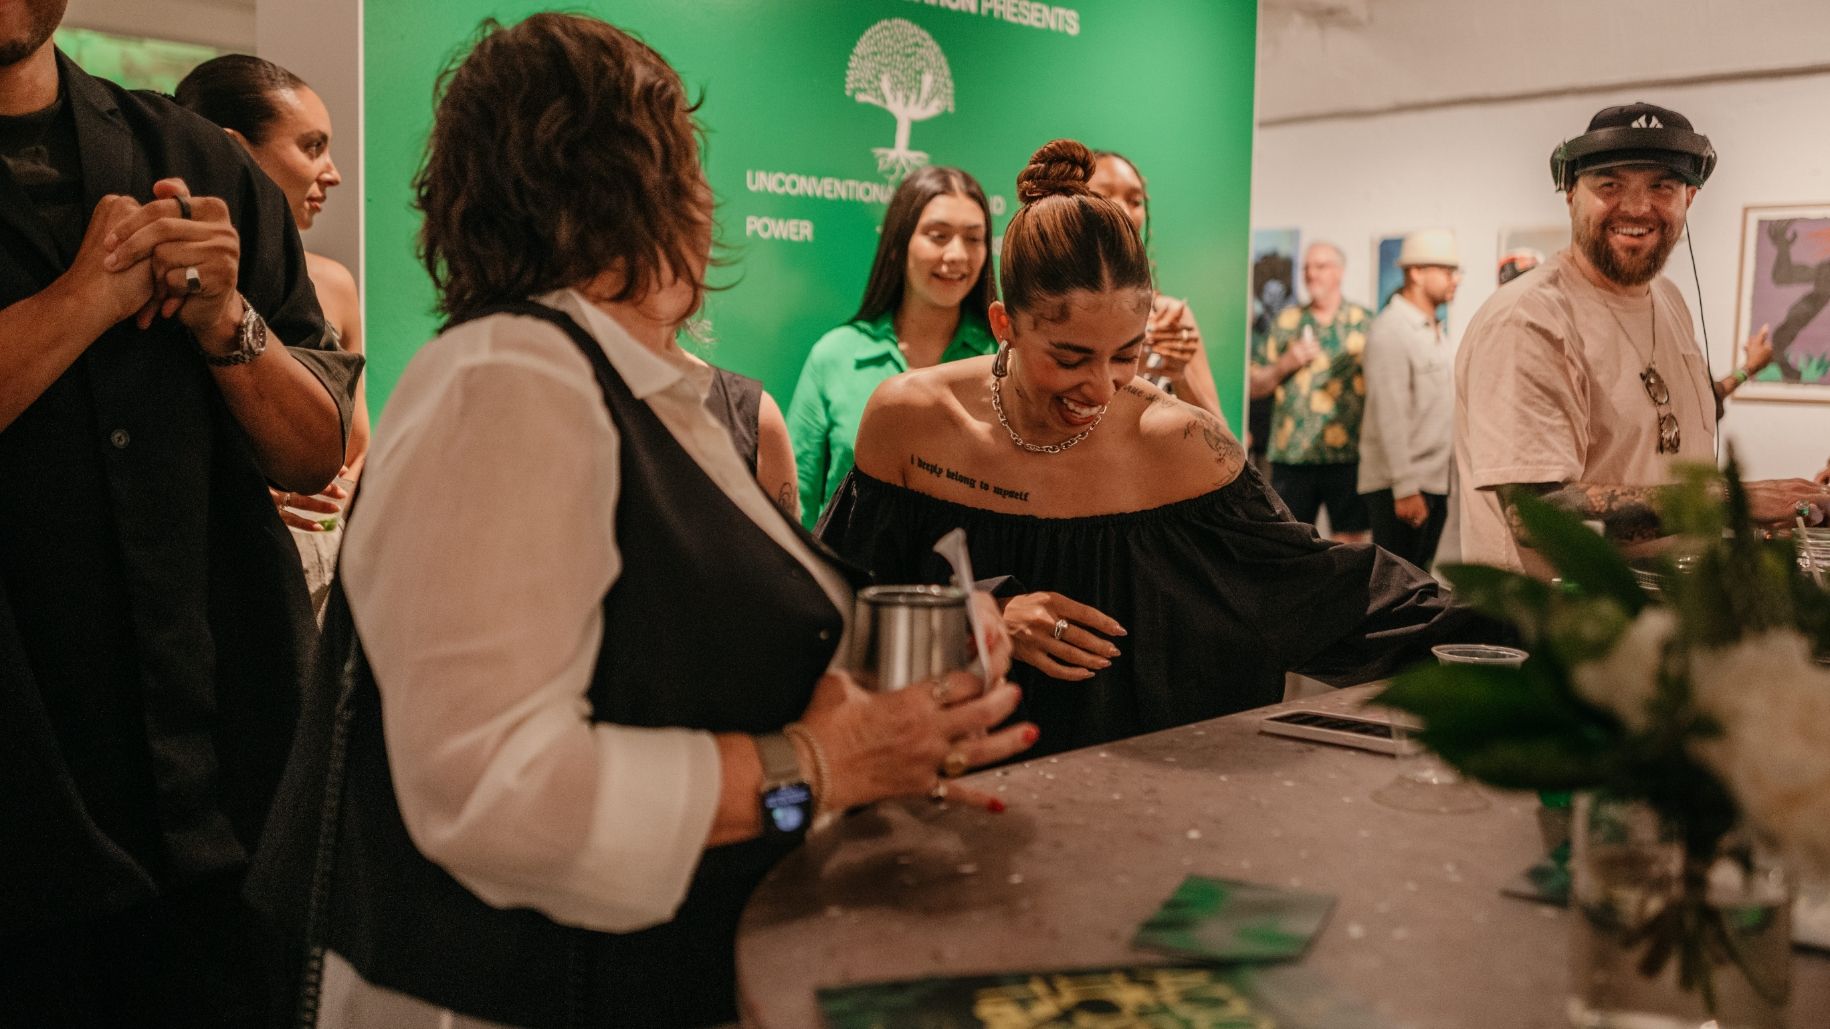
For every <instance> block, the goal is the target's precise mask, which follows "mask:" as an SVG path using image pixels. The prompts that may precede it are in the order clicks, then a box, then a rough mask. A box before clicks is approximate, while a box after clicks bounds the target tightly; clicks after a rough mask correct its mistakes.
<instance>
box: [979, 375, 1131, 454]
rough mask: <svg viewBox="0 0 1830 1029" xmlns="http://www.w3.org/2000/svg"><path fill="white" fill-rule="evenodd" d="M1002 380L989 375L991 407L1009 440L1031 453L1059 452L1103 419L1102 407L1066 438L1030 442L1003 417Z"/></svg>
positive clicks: (1084, 436)
mask: <svg viewBox="0 0 1830 1029" xmlns="http://www.w3.org/2000/svg"><path fill="white" fill-rule="evenodd" d="M1003 381H1004V380H1003V379H1002V378H1000V377H998V376H996V375H993V376H992V377H991V409H992V410H993V411H996V412H997V413H998V424H999V425H1002V426H1003V427H1004V431H1005V432H1008V433H1010V441H1011V442H1012V443H1015V444H1016V445H1017V446H1019V447H1022V448H1023V449H1024V450H1027V451H1029V452H1030V453H1032V454H1059V453H1061V452H1062V451H1064V450H1066V449H1068V448H1069V447H1071V446H1073V445H1074V444H1076V443H1079V442H1080V441H1081V440H1083V439H1086V438H1087V437H1088V436H1090V435H1092V433H1093V430H1094V429H1097V428H1099V423H1100V422H1102V421H1104V420H1105V417H1106V408H1104V407H1102V408H1100V409H1099V416H1098V417H1096V418H1094V419H1093V424H1091V425H1089V426H1087V427H1086V428H1084V429H1082V430H1080V431H1079V432H1077V433H1075V434H1074V435H1072V436H1069V437H1068V438H1067V439H1064V440H1062V441H1061V442H1059V443H1043V444H1036V443H1030V442H1028V441H1026V440H1025V439H1024V438H1023V437H1021V436H1019V435H1017V430H1015V429H1013V428H1011V427H1010V419H1008V418H1005V417H1004V395H1003V390H1002V389H1001V386H1002V384H1003ZM1107 406H1110V405H1107Z"/></svg>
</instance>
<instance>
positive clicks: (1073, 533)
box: [820, 140, 1463, 751]
mask: <svg viewBox="0 0 1830 1029" xmlns="http://www.w3.org/2000/svg"><path fill="white" fill-rule="evenodd" d="M1093 170H1094V157H1093V155H1092V154H1091V153H1090V152H1089V151H1088V150H1087V148H1086V147H1084V146H1082V145H1081V144H1079V143H1077V142H1074V141H1072V140H1056V141H1054V142H1052V143H1049V144H1047V145H1046V146H1044V147H1042V149H1040V150H1038V151H1037V152H1036V154H1035V156H1034V157H1033V158H1032V159H1031V161H1030V164H1029V166H1028V167H1027V168H1025V169H1024V170H1023V172H1022V174H1021V175H1020V176H1019V177H1018V180H1017V190H1018V194H1019V196H1020V197H1021V199H1022V201H1023V207H1022V209H1021V210H1019V211H1018V212H1017V213H1016V215H1015V216H1014V217H1013V218H1012V219H1011V222H1010V225H1009V227H1008V228H1007V229H1006V230H1005V235H1004V250H1003V259H1002V262H1001V275H1000V279H1001V285H1002V293H1003V296H1002V299H1001V300H999V301H997V302H995V303H993V304H992V305H991V310H990V323H991V327H992V330H993V332H994V333H995V334H996V335H997V337H998V339H999V340H1000V341H1001V345H1000V349H999V351H998V354H997V355H996V356H995V357H985V358H976V359H971V360H966V361H960V362H957V363H954V364H948V365H942V366H939V367H935V368H929V369H923V370H921V371H916V372H910V373H908V374H906V375H902V376H898V377H897V378H894V379H891V380H890V381H889V382H886V383H885V384H884V385H883V386H882V387H881V388H879V389H878V391H877V392H876V394H875V395H874V396H873V397H872V399H871V402H870V405H869V407H868V408H867V409H866V411H865V415H864V421H863V426H862V428H861V431H860V433H859V438H858V446H857V466H856V470H855V471H854V472H853V474H852V475H851V477H850V478H849V479H848V481H847V482H846V483H845V484H844V485H843V486H842V487H841V488H840V490H839V493H838V496H837V497H836V498H835V500H834V503H833V505H832V507H831V509H830V510H829V511H828V513H827V515H826V517H825V519H824V520H823V522H822V525H821V528H820V532H821V535H822V537H823V539H825V540H826V542H828V543H829V544H832V545H833V546H835V547H836V548H837V549H838V550H839V551H840V552H841V553H842V554H844V555H845V556H847V557H849V558H851V559H852V560H854V561H857V562H859V563H861V564H863V565H864V566H866V567H868V568H870V569H871V570H872V571H873V572H874V573H875V574H876V575H877V577H878V578H879V579H880V580H881V581H918V580H924V579H926V580H938V579H940V578H942V577H943V576H944V574H945V571H944V568H943V567H942V566H941V565H940V564H939V563H938V559H937V558H936V557H935V556H934V555H933V554H932V553H931V552H930V547H931V546H932V544H933V543H934V541H935V539H936V538H938V537H939V536H940V535H942V534H943V533H945V532H946V531H948V530H949V529H952V528H954V527H956V526H964V527H965V528H966V531H967V536H968V539H969V541H970V546H971V551H972V559H973V565H974V568H975V570H976V571H977V573H978V574H980V575H984V576H1011V577H1012V578H1013V579H1015V580H1016V581H1017V582H1018V583H1020V586H1019V587H1017V588H1018V589H1021V590H1030V591H1034V592H1024V593H1019V595H1017V596H1014V597H1012V598H1010V599H1008V600H1007V601H1005V606H1004V619H1005V623H1006V625H1007V627H1008V628H1009V630H1010V632H1011V636H1012V639H1013V641H1014V643H1015V646H1016V658H1017V660H1018V661H1019V662H1022V664H1021V665H1019V666H1018V667H1017V668H1016V670H1015V671H1014V672H1013V674H1012V680H1013V681H1015V682H1018V683H1020V684H1021V685H1022V686H1023V687H1024V701H1023V708H1022V713H1023V716H1024V717H1026V718H1029V719H1031V720H1033V721H1035V722H1036V724H1037V725H1038V726H1039V727H1040V729H1041V736H1042V743H1041V746H1040V747H1039V748H1038V750H1043V751H1048V750H1062V749H1066V748H1070V747H1076V746H1086V745H1090V744H1094V743H1098V742H1102V741H1105V740H1110V739H1114V738H1118V737H1123V736H1127V735H1132V734H1136V733H1140V732H1148V731H1152V730H1156V729H1162V728H1166V727H1168V726H1173V725H1179V724H1184V723H1187V722H1191V721H1196V720H1199V719H1203V718H1210V717H1216V716H1218V715H1222V714H1227V713H1230V712H1234V711H1239V710H1244V709H1246V708H1251V707H1256V706H1259V705H1263V704H1268V703H1275V702H1276V701H1278V700H1280V699H1281V698H1282V686H1283V675H1284V673H1285V672H1286V671H1288V670H1297V671H1302V672H1304V673H1306V674H1308V675H1312V676H1316V677H1318V678H1321V679H1323V680H1326V681H1332V682H1337V683H1342V684H1345V683H1351V682H1360V681H1364V680H1366V679H1370V678H1373V677H1376V676H1377V675H1379V674H1382V673H1383V672H1385V671H1386V670H1388V669H1390V668H1391V667H1393V666H1395V665H1396V664H1398V663H1399V662H1401V661H1403V660H1405V659H1407V658H1413V657H1416V656H1419V655H1421V654H1427V647H1428V645H1429V644H1431V643H1434V642H1437V641H1439V640H1440V639H1442V638H1443V637H1444V636H1446V635H1450V634H1452V633H1454V631H1455V627H1456V626H1457V625H1458V624H1460V623H1461V622H1462V620H1463V616H1462V614H1461V613H1460V612H1459V611H1454V610H1451V608H1450V606H1449V604H1448V600H1447V596H1446V594H1445V593H1444V592H1443V591H1442V590H1441V589H1440V587H1439V586H1438V585H1437V584H1436V582H1435V581H1434V580H1432V579H1431V578H1430V577H1429V576H1428V575H1426V574H1424V573H1423V572H1422V571H1420V570H1419V569H1417V568H1415V567H1414V566H1412V565H1409V564H1407V563H1405V562H1404V561H1402V560H1400V559H1398V558H1396V557H1393V556H1392V555H1391V554H1389V553H1386V552H1385V551H1382V550H1379V549H1378V548H1376V547H1372V546H1369V545H1342V544H1336V543H1331V542H1328V541H1325V540H1322V539H1319V538H1317V537H1316V535H1315V533H1314V530H1313V529H1311V528H1310V527H1309V526H1307V525H1303V524H1301V523H1298V522H1296V521H1294V520H1293V519H1292V518H1291V516H1290V513H1289V511H1288V510H1287V509H1286V508H1285V507H1284V505H1283V504H1282V502H1281V501H1279V500H1278V499H1277V497H1276V495H1275V494H1274V493H1272V492H1271V491H1270V490H1269V489H1268V488H1267V487H1266V486H1265V483H1264V480H1263V478H1262V477H1261V476H1260V475H1259V474H1258V472H1257V471H1256V470H1255V469H1254V468H1252V466H1251V465H1250V463H1249V462H1247V460H1246V456H1245V451H1244V448H1243V447H1241V446H1240V444H1239V442H1238V441H1237V440H1236V439H1234V437H1233V435H1232V433H1231V432H1229V431H1228V429H1227V427H1226V426H1225V424H1224V423H1222V422H1221V421H1220V420H1219V419H1218V418H1216V417H1214V416H1213V415H1212V414H1210V413H1208V412H1206V411H1204V410H1202V409H1200V408H1197V407H1195V406H1193V405H1190V404H1187V403H1183V402H1181V401H1178V400H1176V399H1175V398H1173V397H1171V396H1169V395H1167V394H1165V393H1163V392H1162V391H1161V390H1159V389H1157V388H1155V387H1154V386H1151V385H1149V384H1148V383H1146V382H1143V381H1141V380H1137V379H1136V378H1135V375H1136V369H1137V359H1138V354H1139V351H1140V350H1141V349H1142V346H1143V344H1144V340H1145V331H1146V324H1147V322H1148V320H1149V317H1150V311H1151V301H1152V298H1153V295H1154V291H1153V289H1152V283H1151V277H1150V268H1149V263H1148V260H1147V258H1146V257H1145V254H1144V249H1143V246H1142V244H1141V241H1140V240H1139V238H1138V234H1137V231H1136V228H1135V227H1134V225H1133V224H1132V222H1131V220H1130V219H1128V218H1127V217H1126V216H1125V214H1124V212H1123V211H1122V210H1121V209H1120V208H1119V206H1118V205H1116V204H1114V203H1113V202H1111V201H1110V200H1107V199H1104V198H1102V197H1099V196H1097V195H1094V194H1093V193H1091V192H1090V191H1089V189H1088V186H1087V182H1088V179H1089V178H1090V176H1091V175H1092V173H1093Z"/></svg>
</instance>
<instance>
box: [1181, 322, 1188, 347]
mask: <svg viewBox="0 0 1830 1029" xmlns="http://www.w3.org/2000/svg"><path fill="white" fill-rule="evenodd" d="M1182 342H1184V343H1186V342H1188V326H1186V325H1184V326H1182Z"/></svg>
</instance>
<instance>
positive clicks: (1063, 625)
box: [1049, 618, 1068, 639]
mask: <svg viewBox="0 0 1830 1029" xmlns="http://www.w3.org/2000/svg"><path fill="white" fill-rule="evenodd" d="M1067 627H1068V620H1067V619H1065V618H1062V619H1059V620H1057V621H1056V622H1055V631H1054V632H1051V633H1049V635H1050V636H1053V637H1055V638H1056V639H1060V638H1061V634H1062V633H1064V632H1066V631H1067Z"/></svg>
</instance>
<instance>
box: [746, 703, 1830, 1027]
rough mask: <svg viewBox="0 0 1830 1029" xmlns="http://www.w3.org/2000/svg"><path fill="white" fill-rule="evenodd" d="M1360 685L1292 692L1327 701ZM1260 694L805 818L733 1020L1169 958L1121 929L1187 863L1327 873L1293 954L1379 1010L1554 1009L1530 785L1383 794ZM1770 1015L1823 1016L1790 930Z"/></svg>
mask: <svg viewBox="0 0 1830 1029" xmlns="http://www.w3.org/2000/svg"><path fill="white" fill-rule="evenodd" d="M1062 688H1064V689H1071V688H1072V687H1071V686H1064V687H1062ZM1373 689H1374V688H1373V687H1358V688H1355V689H1351V690H1343V691H1341V692H1339V693H1336V694H1332V695H1330V696H1328V697H1326V698H1322V699H1321V700H1319V701H1315V700H1312V701H1309V702H1307V703H1308V704H1312V705H1314V704H1320V705H1325V706H1327V707H1330V708H1332V709H1334V710H1340V711H1349V710H1353V709H1356V708H1357V707H1359V706H1360V705H1361V704H1363V703H1364V701H1365V700H1366V698H1367V696H1368V695H1369V694H1370V693H1372V692H1373ZM1276 710H1279V708H1264V709H1261V710H1258V711H1252V712H1247V713H1244V714H1239V715H1233V716H1231V717H1228V718H1221V719H1217V720H1214V721H1210V722H1203V723H1199V724H1197V725H1192V726H1186V727H1183V728H1179V729H1172V730H1169V731H1166V732H1161V733H1155V734H1152V735H1149V736H1141V737H1137V738H1134V739H1130V740H1124V741H1120V742H1117V743H1111V744H1107V745H1105V746H1101V747H1095V748H1090V749H1087V750H1080V751H1074V752H1071V753H1067V754H1061V755H1058V756H1055V757H1047V758H1040V759H1037V760H1034V761H1031V762H1028V763H1025V764H1021V765H1016V766H1012V767H1009V768H1005V769H1000V770H996V771H991V772H982V773H979V774H977V775H974V776H971V777H969V778H968V779H966V780H965V781H966V782H968V783H970V784H972V785H975V786H979V787H981V788H988V789H991V790H995V791H997V792H998V794H999V796H1001V797H1002V798H1003V799H1004V801H1005V803H1007V804H1008V805H1009V810H1008V811H1007V812H1005V813H1004V814H1000V815H993V814H990V813H987V812H983V811H977V810H967V809H965V808H961V807H958V806H953V805H947V806H939V805H933V804H929V803H926V802H921V801H910V802H903V803H892V804H882V805H879V806H878V807H877V808H875V809H873V810H870V811H865V812H862V813H859V814H855V815H851V816H849V817H844V818H841V819H839V820H838V821H837V823H836V824H835V825H833V826H831V827H829V828H827V829H826V830H824V831H822V832H819V833H815V834H814V835H813V836H811V837H810V838H809V840H808V842H807V844H806V846H804V847H802V848H801V849H800V850H798V851H796V852H795V853H794V854H792V855H790V856H789V857H788V858H787V859H786V860H785V861H784V862H783V863H782V864H781V865H780V866H779V867H777V868H776V869H775V871H774V872H773V873H772V874H771V875H770V877H769V878H768V879H767V880H765V881H764V883H763V885H762V887H761V888H760V889H758V890H757V892H756V895H755V897H754V898H752V900H751V902H750V906H749V909H748V910H747V912H746V914H745V916H744V921H743V925H742V927H741V929H740V930H739V933H738V939H737V961H738V982H739V989H740V994H741V1000H742V1005H743V1010H744V1017H745V1022H746V1024H748V1025H753V1026H757V1027H763V1029H806V1027H811V1026H817V1025H819V1024H820V1016H819V1012H818V1009H817V1006H816V1003H815V998H814V990H815V989H817V988H820V987H825V986H838V985H849V984H855V983H864V982H875V981H882V980H893V979H908V978H920V977H930V976H955V975H967V974H975V973H989V972H1017V971H1032V970H1053V969H1064V968H1077V967H1097V966H1110V965H1125V964H1167V963H1172V961H1171V959H1169V958H1167V957H1165V956H1162V955H1159V954H1155V953H1153V952H1149V951H1142V950H1137V949H1134V948H1132V947H1131V945H1130V940H1131V936H1132V934H1133V932H1134V931H1135V930H1136V928H1137V926H1138V925H1139V923H1141V922H1142V921H1143V920H1144V919H1146V918H1148V917H1149V916H1150V915H1151V914H1153V913H1154V912H1155V911H1156V910H1157V908H1158V907H1159V906H1160V905H1161V904H1162V903H1163V901H1164V900H1165V899H1166V898H1168V897H1169V895H1170V894H1171V893H1172V892H1173V891H1174V890H1175V889H1176V887H1177V886H1178V885H1179V884H1180V883H1181V882H1182V880H1183V878H1184V877H1185V876H1187V875H1190V874H1197V875H1208V876H1214V877H1219V878H1228V879H1240V880H1247V881H1251V882H1257V883H1263V884H1266V885H1271V886H1280V887H1291V888H1298V889H1303V890H1307V891H1313V892H1320V893H1328V894H1333V895H1334V896H1335V897H1336V898H1337V900H1336V904H1335V908H1334V912H1333V915H1332V917H1331V918H1330V919H1329V921H1328V922H1327V924H1326V925H1325V926H1324V927H1323V929H1322V931H1321V933H1320V934H1319V935H1318V936H1317V938H1316V940H1315V942H1314V944H1313V945H1312V946H1311V947H1310V949H1309V952H1308V954H1307V955H1306V956H1305V957H1304V959H1303V965H1304V966H1305V967H1306V968H1308V969H1310V970H1313V971H1315V972H1317V973H1319V974H1320V975H1322V976H1323V977H1325V978H1326V979H1327V980H1329V981H1330V982H1331V983H1332V984H1333V986H1334V987H1335V988H1337V989H1339V990H1341V991H1343V992H1345V993H1347V994H1350V995H1352V996H1354V997H1357V998H1358V999H1359V1000H1360V1001H1362V1002H1363V1003H1365V1004H1366V1005H1367V1006H1369V1007H1371V1008H1372V1009H1373V1010H1375V1011H1377V1012H1379V1013H1380V1014H1381V1015H1383V1016H1385V1017H1386V1018H1388V1019H1390V1020H1391V1021H1392V1022H1394V1023H1395V1024H1397V1025H1401V1026H1414V1027H1417V1029H1475V1027H1479V1029H1528V1027H1529V1029H1552V1027H1563V1026H1566V1025H1567V1024H1568V1023H1567V1021H1566V1019H1565V1015H1564V1002H1565V994H1566V986H1567V982H1568V976H1569V970H1568V967H1567V963H1568V940H1569V935H1570V917H1571V916H1570V914H1569V913H1568V912H1567V911H1565V910H1563V909H1561V908H1557V907H1552V906H1549V905H1544V904H1538V903H1533V902H1530V901H1524V900H1518V899H1514V898H1510V897H1506V896H1502V895H1501V893H1500V889H1501V887H1502V886H1503V885H1505V884H1507V883H1508V882H1510V881H1511V880H1513V879H1515V878H1516V877H1517V876H1518V875H1519V873H1520V872H1521V871H1523V870H1524V869H1525V868H1526V867H1527V866H1529V865H1530V864H1531V863H1532V862H1533V861H1534V860H1536V859H1537V858H1538V857H1539V856H1540V854H1541V853H1542V851H1543V844H1542V841H1541V837H1540V832H1539V829H1538V820H1537V812H1538V807H1539V804H1538V800H1537V798H1536V797H1535V796H1532V795H1527V794H1510V793H1499V792H1491V793H1489V796H1490V798H1491V799H1492V804H1491V806H1489V807H1488V808H1487V809H1485V810H1483V811H1478V812H1473V813H1469V814H1416V813H1410V812H1405V811H1396V810H1392V809H1389V808H1386V807H1383V806H1381V805H1379V804H1376V803H1374V802H1373V801H1372V799H1371V793H1372V791H1373V790H1375V789H1377V788H1378V787H1380V786H1382V785H1384V784H1385V783H1386V782H1388V781H1389V780H1390V779H1391V778H1392V777H1393V776H1394V775H1396V774H1397V772H1398V768H1399V760H1398V759H1394V758H1391V757H1388V756H1384V755H1379V754H1373V753H1369V752H1366V751H1360V750H1350V749H1346V748H1341V747H1334V746H1329V745H1326V744H1319V743H1314V744H1312V743H1307V742H1303V741H1299V740H1292V739H1287V738H1283V737H1277V736H1268V735H1264V734H1261V733H1260V732H1259V731H1258V723H1259V720H1260V719H1261V718H1263V716H1264V715H1265V714H1268V713H1271V712H1273V711H1276ZM1406 760H1410V759H1406ZM1790 1024H1791V1025H1792V1026H1794V1027H1797V1029H1807V1027H1809V1029H1823V1027H1825V1026H1830V955H1825V954H1823V953H1821V952H1813V951H1802V950H1796V949H1795V950H1794V951H1793V984H1792V1003H1791V1007H1790Z"/></svg>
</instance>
